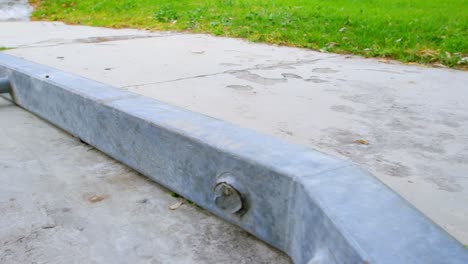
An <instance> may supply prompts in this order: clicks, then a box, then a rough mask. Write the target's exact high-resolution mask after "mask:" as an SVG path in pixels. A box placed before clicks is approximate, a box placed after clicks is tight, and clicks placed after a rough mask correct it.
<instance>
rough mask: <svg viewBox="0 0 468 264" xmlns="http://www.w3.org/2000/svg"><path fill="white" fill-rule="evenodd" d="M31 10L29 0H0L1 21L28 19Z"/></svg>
mask: <svg viewBox="0 0 468 264" xmlns="http://www.w3.org/2000/svg"><path fill="white" fill-rule="evenodd" d="M31 12H32V7H31V6H30V5H29V2H28V0H0V21H12V20H15V21H17V20H28V19H29V15H30V14H31Z"/></svg>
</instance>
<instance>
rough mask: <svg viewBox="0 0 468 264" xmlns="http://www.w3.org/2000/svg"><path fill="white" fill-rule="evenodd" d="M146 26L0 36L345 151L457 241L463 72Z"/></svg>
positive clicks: (463, 145)
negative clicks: (135, 33)
mask: <svg viewBox="0 0 468 264" xmlns="http://www.w3.org/2000/svg"><path fill="white" fill-rule="evenodd" d="M75 28H76V29H77V31H82V32H83V31H85V33H83V34H82V35H79V36H78V37H77V39H91V40H93V39H94V40H96V37H99V36H109V35H111V34H114V35H113V36H118V35H122V36H126V37H122V38H121V39H123V38H127V39H126V40H117V41H112V39H109V41H105V42H102V41H94V42H96V43H92V42H93V41H88V43H82V41H80V40H79V41H74V40H73V34H72V33H71V32H74V29H75ZM15 32H23V33H27V34H15ZM51 32H62V33H57V34H53V33H51ZM65 32H70V33H65ZM110 32H113V33H110ZM62 34H63V35H65V37H64V38H63V39H62V37H61V35H62ZM132 34H133V33H132ZM139 34H142V35H148V34H150V35H151V34H152V33H148V32H144V31H141V32H140V33H139ZM52 35H53V37H52ZM154 36H155V37H154V38H144V39H142V38H138V39H130V37H129V33H128V32H126V31H118V30H115V31H113V30H109V29H100V28H85V27H74V26H64V25H61V24H58V23H0V46H2V45H3V46H14V43H15V42H21V44H20V45H21V48H18V49H13V50H9V51H7V53H9V54H13V55H16V56H20V57H24V58H26V59H29V60H32V61H36V62H39V63H43V64H47V65H50V66H53V67H57V68H59V69H62V70H66V71H70V72H73V73H76V74H79V75H82V76H86V77H88V78H91V79H95V80H99V81H102V82H105V83H109V84H112V85H115V86H119V87H123V88H125V89H129V90H131V91H134V92H137V93H141V94H144V95H146V96H151V97H154V98H157V99H159V100H162V101H165V102H169V103H172V104H175V105H178V106H182V107H185V108H187V109H190V110H193V111H197V112H201V113H204V114H207V115H210V116H213V117H217V118H220V119H224V120H227V121H230V122H233V123H235V124H238V125H241V126H245V127H250V128H254V129H256V130H259V131H261V132H265V133H269V134H272V135H275V136H277V137H281V138H283V139H286V140H288V141H290V142H295V143H301V144H304V145H307V146H310V147H312V148H315V149H318V150H320V151H323V152H326V153H329V154H332V155H336V156H341V157H346V158H349V159H351V160H353V161H355V162H357V163H359V164H361V165H362V166H363V167H364V168H366V169H367V170H369V171H371V172H372V173H373V174H374V175H375V176H376V177H377V178H379V179H380V180H382V181H383V182H384V183H385V184H387V185H389V186H390V187H391V188H393V189H394V190H396V191H397V192H398V193H400V194H401V195H402V196H403V197H405V198H406V199H407V200H409V201H410V202H411V203H413V204H414V205H415V206H416V207H417V208H418V209H419V210H421V211H422V212H424V213H425V214H426V215H427V216H429V217H430V218H431V219H432V220H434V221H435V222H436V223H438V224H439V225H441V226H442V227H443V228H444V229H446V230H447V231H448V232H450V233H451V234H452V235H454V236H455V237H456V238H457V239H459V240H460V241H461V242H462V243H464V244H468V206H467V204H466V201H467V200H468V177H467V176H466V171H468V163H467V160H468V135H467V133H466V131H468V105H467V104H466V101H467V100H468V90H466V88H465V86H466V83H468V74H467V73H466V72H460V71H455V70H446V69H430V68H422V67H415V66H405V65H400V64H394V63H388V62H381V61H378V60H367V59H361V58H350V57H347V56H338V55H333V54H323V53H317V52H312V51H306V50H302V49H293V48H279V47H274V46H268V45H258V44H249V43H246V42H243V41H240V40H233V39H225V38H214V37H209V36H205V35H187V34H182V35H181V34H172V33H167V35H165V37H159V36H161V35H160V34H159V33H156V34H155V35H154ZM116 39H118V38H116ZM19 40H20V41H19ZM39 41H40V42H41V43H40V45H43V46H44V47H37V43H38V42H39ZM77 42H78V43H77ZM60 43H63V44H60ZM35 46H36V47H35ZM361 139H362V140H365V141H367V142H368V143H369V144H368V145H365V144H360V143H358V142H356V140H361ZM365 141H361V142H363V143H366V142H365Z"/></svg>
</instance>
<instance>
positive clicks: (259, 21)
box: [31, 0, 468, 67]
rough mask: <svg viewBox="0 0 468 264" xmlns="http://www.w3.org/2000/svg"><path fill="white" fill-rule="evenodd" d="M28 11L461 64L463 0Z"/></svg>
mask: <svg viewBox="0 0 468 264" xmlns="http://www.w3.org/2000/svg"><path fill="white" fill-rule="evenodd" d="M31 2H32V3H33V5H34V6H35V7H36V9H35V11H34V13H33V18H34V19H38V20H61V21H64V22H67V23H72V24H84V25H92V26H106V27H117V28H121V27H132V28H143V29H149V30H177V31H191V32H204V33H211V34H214V35H219V36H230V37H241V38H246V39H249V40H251V41H258V42H268V43H274V44H281V45H288V46H296V47H305V48H310V49H315V50H322V51H329V52H338V53H352V54H359V55H364V56H366V57H385V58H393V59H397V60H400V61H403V62H418V63H426V64H431V63H441V64H444V65H447V66H450V67H455V66H458V67H466V59H463V58H464V57H466V56H467V54H468V12H467V10H468V0H445V1H441V0H333V1H330V0H177V1H175V0H165V1H164V0H99V1H96V0H42V1H41V0H32V1H31Z"/></svg>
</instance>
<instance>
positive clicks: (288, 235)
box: [0, 53, 468, 264]
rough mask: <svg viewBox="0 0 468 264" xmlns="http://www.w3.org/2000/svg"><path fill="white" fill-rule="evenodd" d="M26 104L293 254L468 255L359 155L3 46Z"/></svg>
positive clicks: (430, 259) (447, 258) (300, 258)
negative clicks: (229, 119)
mask: <svg viewBox="0 0 468 264" xmlns="http://www.w3.org/2000/svg"><path fill="white" fill-rule="evenodd" d="M0 77H6V78H8V80H9V82H10V85H11V90H12V97H13V100H14V101H15V103H16V104H18V105H19V106H21V107H23V108H25V109H26V110H29V111H30V112H32V113H34V114H36V115H38V116H40V117H42V118H44V119H46V120H48V121H49V122H51V123H52V124H54V125H56V126H58V127H60V128H62V129H64V130H66V131H68V132H69V133H71V134H72V135H74V136H76V137H79V138H80V139H82V140H83V141H85V142H87V143H89V144H90V145H92V146H94V147H96V148H97V149H99V150H101V151H102V152H104V153H106V154H108V155H109V156H111V157H113V158H114V159H116V160H118V161H120V162H122V163H124V164H126V165H128V166H129V167H131V168H133V169H135V170H137V171H139V172H140V173H142V174H144V175H146V176H147V177H149V178H151V179H153V180H154V181H156V182H158V183H159V184H161V185H163V186H165V187H167V188H169V189H171V190H173V191H175V192H177V193H179V194H180V195H182V196H184V197H186V198H187V199H190V200H192V201H194V202H195V203H197V204H198V205H200V206H202V207H203V208H205V209H207V210H209V211H211V212H213V213H214V214H216V215H218V216H220V217H222V218H223V219H225V220H227V221H229V222H231V223H233V224H236V225H238V226H240V227H242V228H243V229H245V230H246V231H248V232H249V233H251V234H253V235H255V236H257V237H258V238H260V239H262V240H264V241H265V242H267V243H269V244H271V245H272V246H274V247H276V248H278V249H280V250H282V251H284V252H286V253H287V254H288V255H290V256H291V258H292V259H293V261H294V262H295V263H300V264H302V263H309V264H311V263H340V264H341V263H391V264H394V263H447V262H450V263H460V264H466V263H468V250H467V249H466V248H465V247H464V246H463V245H461V244H460V243H459V242H458V241H456V240H455V239H454V238H452V237H451V236H450V235H449V234H447V233H446V232H445V231H443V230H442V229H441V228H440V227H438V226H437V225H435V224H434V223H432V222H431V221H430V220H429V219H427V218H426V217H425V216H424V215H423V214H422V213H420V212H419V211H418V210H416V209H415V208H414V207H413V206H411V205H410V204H409V203H408V202H406V201H405V200H404V199H402V198H401V197H400V196H399V195H397V194H396V193H395V192H393V191H392V190H390V189H389V188H388V187H386V186H385V185H384V184H382V183H381V182H380V181H378V180H377V179H375V178H374V177H373V176H372V175H369V174H368V173H366V172H364V171H363V170H361V169H359V168H358V167H356V166H355V165H353V164H352V163H350V162H347V161H343V160H340V159H336V158H333V157H330V156H327V155H324V154H322V153H319V152H316V151H313V150H310V149H307V148H305V147H303V146H299V145H293V144H288V143H285V142H283V141H281V140H279V139H276V138H273V137H270V136H266V135H262V134H259V133H256V132H254V131H252V130H249V129H244V128H240V127H237V126H234V125H231V124H229V123H226V122H223V121H221V120H217V119H214V118H210V117H208V116H205V115H202V114H198V113H194V112H191V111H188V110H184V109H181V108H178V107H175V106H171V105H168V104H165V103H162V102H159V101H157V100H154V99H151V98H147V97H144V96H140V95H137V94H134V93H131V92H128V91H125V90H122V89H118V88H115V87H112V86H109V85H105V84H102V83H98V82H95V81H92V80H88V79H85V78H82V77H78V76H76V75H72V74H68V73H65V72H62V71H59V70H56V69H53V68H50V67H46V66H42V65H39V64H35V63H32V62H28V61H25V60H22V59H19V58H16V57H13V56H10V55H7V54H1V53H0Z"/></svg>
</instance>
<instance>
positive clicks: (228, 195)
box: [214, 182, 242, 214]
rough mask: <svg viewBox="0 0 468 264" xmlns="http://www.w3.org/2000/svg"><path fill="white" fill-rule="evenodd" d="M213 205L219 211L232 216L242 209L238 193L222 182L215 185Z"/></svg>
mask: <svg viewBox="0 0 468 264" xmlns="http://www.w3.org/2000/svg"><path fill="white" fill-rule="evenodd" d="M214 193H215V204H216V206H218V208H220V209H221V210H223V211H225V212H228V213H231V214H234V213H237V212H239V211H240V210H241V209H242V197H241V195H240V193H239V192H238V191H237V190H236V189H235V188H234V187H232V186H231V185H229V184H227V183H225V182H222V183H218V185H216V187H215V190H214Z"/></svg>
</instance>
